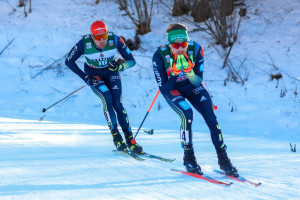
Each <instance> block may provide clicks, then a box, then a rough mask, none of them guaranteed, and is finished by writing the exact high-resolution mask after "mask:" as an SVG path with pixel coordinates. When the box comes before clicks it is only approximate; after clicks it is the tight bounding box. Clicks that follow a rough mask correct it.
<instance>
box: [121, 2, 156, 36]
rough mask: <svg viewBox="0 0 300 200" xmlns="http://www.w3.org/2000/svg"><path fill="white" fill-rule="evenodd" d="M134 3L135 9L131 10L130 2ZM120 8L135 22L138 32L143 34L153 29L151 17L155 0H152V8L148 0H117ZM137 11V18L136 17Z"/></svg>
mask: <svg viewBox="0 0 300 200" xmlns="http://www.w3.org/2000/svg"><path fill="white" fill-rule="evenodd" d="M131 1H133V4H134V10H133V11H132V12H130V10H129V6H128V4H129V3H132V2H131ZM117 2H118V4H119V6H120V9H121V10H124V11H125V13H126V15H127V16H128V17H129V18H130V19H131V21H132V22H133V23H134V25H135V27H136V29H137V32H138V33H139V34H141V35H144V34H146V33H148V32H150V31H151V28H150V24H151V17H152V8H153V0H150V10H148V2H147V1H146V0H117ZM135 13H136V15H137V18H136V17H135Z"/></svg>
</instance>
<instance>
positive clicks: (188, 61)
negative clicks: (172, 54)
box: [180, 53, 195, 73]
mask: <svg viewBox="0 0 300 200" xmlns="http://www.w3.org/2000/svg"><path fill="white" fill-rule="evenodd" d="M192 58H193V57H192V55H191V56H190V57H188V55H187V54H186V53H184V56H182V57H181V60H180V61H181V64H182V68H183V71H184V72H185V73H190V72H191V71H192V70H193V67H194V65H195V63H193V60H192Z"/></svg>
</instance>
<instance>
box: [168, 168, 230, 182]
mask: <svg viewBox="0 0 300 200" xmlns="http://www.w3.org/2000/svg"><path fill="white" fill-rule="evenodd" d="M170 170H171V171H174V172H178V173H181V174H184V175H187V176H191V177H195V178H200V179H202V180H205V181H208V182H210V183H214V184H217V185H224V186H230V185H232V184H233V182H230V183H226V182H222V181H219V180H217V179H214V178H212V177H210V176H208V175H205V174H203V175H200V174H195V173H190V172H186V171H182V170H177V169H170Z"/></svg>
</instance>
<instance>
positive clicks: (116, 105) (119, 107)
mask: <svg viewBox="0 0 300 200" xmlns="http://www.w3.org/2000/svg"><path fill="white" fill-rule="evenodd" d="M113 106H114V109H115V111H116V112H123V110H124V107H123V104H122V103H121V102H113Z"/></svg>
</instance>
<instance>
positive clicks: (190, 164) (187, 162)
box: [183, 145, 203, 175]
mask: <svg viewBox="0 0 300 200" xmlns="http://www.w3.org/2000/svg"><path fill="white" fill-rule="evenodd" d="M183 165H184V166H185V168H186V171H187V172H190V173H195V174H199V175H203V173H202V171H201V167H200V166H199V165H198V164H197V160H196V157H195V155H194V149H193V147H192V146H191V145H187V146H184V156H183Z"/></svg>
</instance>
